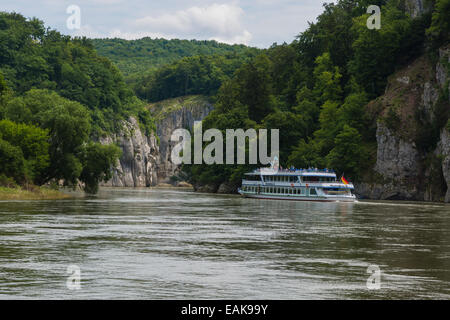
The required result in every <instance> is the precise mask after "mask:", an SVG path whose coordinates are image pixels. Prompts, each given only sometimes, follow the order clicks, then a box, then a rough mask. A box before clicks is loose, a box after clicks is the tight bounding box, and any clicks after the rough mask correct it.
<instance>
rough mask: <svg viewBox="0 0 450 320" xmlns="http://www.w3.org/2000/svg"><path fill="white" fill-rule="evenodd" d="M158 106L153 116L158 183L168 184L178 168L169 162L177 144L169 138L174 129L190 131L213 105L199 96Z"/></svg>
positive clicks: (173, 100)
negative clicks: (157, 145) (154, 119)
mask: <svg viewBox="0 0 450 320" xmlns="http://www.w3.org/2000/svg"><path fill="white" fill-rule="evenodd" d="M167 103H168V104H169V105H170V107H168V106H167V105H165V106H160V105H155V106H154V107H153V108H152V109H154V115H155V116H156V119H157V122H156V134H157V135H158V137H159V154H160V155H159V158H158V162H157V175H158V179H159V181H160V182H165V183H168V182H170V177H172V176H173V175H174V174H175V173H176V171H177V170H178V168H179V166H178V165H175V164H173V163H172V161H171V152H172V149H173V147H174V146H175V145H176V144H177V143H176V142H171V141H170V137H171V135H172V133H173V132H174V131H175V130H176V129H188V130H192V128H193V126H194V122H195V121H200V120H202V119H203V118H204V117H206V116H207V115H208V114H209V113H210V112H211V110H212V109H213V105H212V104H211V103H210V102H208V100H206V99H205V98H203V97H201V96H193V97H192V96H191V97H182V98H177V99H171V100H169V101H168V102H165V104H167Z"/></svg>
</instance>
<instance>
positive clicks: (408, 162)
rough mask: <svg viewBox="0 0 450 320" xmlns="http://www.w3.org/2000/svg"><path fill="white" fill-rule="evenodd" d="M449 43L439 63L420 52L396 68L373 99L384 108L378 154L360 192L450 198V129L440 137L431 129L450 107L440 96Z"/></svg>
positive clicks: (377, 106)
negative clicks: (381, 93) (371, 171)
mask: <svg viewBox="0 0 450 320" xmlns="http://www.w3.org/2000/svg"><path fill="white" fill-rule="evenodd" d="M448 48H449V47H446V48H441V50H440V59H439V63H438V64H437V65H436V66H434V67H433V66H432V65H431V63H430V62H429V60H428V59H427V58H426V57H421V58H419V59H417V60H416V61H414V62H413V63H412V64H411V65H409V66H408V67H406V68H404V69H403V70H400V71H399V72H397V73H396V74H395V75H393V76H392V77H391V78H390V80H389V83H388V86H387V88H386V92H385V94H384V95H383V96H382V97H380V98H378V99H377V100H375V101H373V102H372V103H370V104H369V106H368V108H369V110H371V112H372V113H377V112H378V113H379V114H378V116H377V132H376V139H377V158H376V165H375V167H374V174H373V175H372V178H371V179H366V181H365V182H363V183H359V184H357V186H356V193H357V194H358V195H359V196H360V197H363V198H371V199H405V200H425V201H438V200H444V195H445V201H447V202H450V191H449V189H450V140H449V138H450V137H449V136H450V135H449V132H448V129H447V128H442V130H441V133H440V137H439V138H438V139H437V140H438V141H437V143H436V140H433V139H436V138H433V137H432V133H431V131H430V130H432V129H430V128H433V127H435V126H436V124H437V123H439V121H440V119H439V117H443V116H445V115H446V114H447V113H446V111H445V110H448V109H449V108H450V105H449V104H448V103H447V101H441V100H439V98H440V96H441V94H442V92H444V91H445V90H447V88H446V86H448V85H449V81H448V79H449V67H448V65H449V64H448V63H449V61H450V60H449V59H450V54H449V49H448ZM444 96H445V95H444ZM442 104H444V105H442ZM447 112H448V111H447ZM440 123H441V125H442V122H440ZM418 144H420V145H418ZM374 177H375V178H374Z"/></svg>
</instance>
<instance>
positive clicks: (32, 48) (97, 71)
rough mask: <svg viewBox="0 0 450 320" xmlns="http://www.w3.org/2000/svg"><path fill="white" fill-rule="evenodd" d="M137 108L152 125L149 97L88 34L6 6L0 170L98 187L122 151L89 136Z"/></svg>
mask: <svg viewBox="0 0 450 320" xmlns="http://www.w3.org/2000/svg"><path fill="white" fill-rule="evenodd" d="M130 115H135V116H136V117H138V119H139V120H141V122H142V125H143V126H144V127H145V128H147V129H149V130H151V127H152V119H151V118H150V115H149V113H148V111H147V110H145V109H144V108H143V103H142V102H140V101H139V100H138V99H137V98H136V97H135V96H134V94H133V92H132V91H131V90H130V89H129V88H128V87H127V86H126V85H125V83H124V81H123V79H122V75H121V74H120V72H119V71H118V70H117V68H116V67H115V66H114V65H113V64H112V63H111V62H110V61H109V60H108V59H107V58H104V57H101V56H99V55H97V54H96V52H95V50H94V48H93V45H92V44H91V43H90V41H89V40H87V39H71V38H70V37H68V36H63V35H61V34H60V33H58V32H56V31H54V30H50V29H45V28H44V24H43V22H42V21H39V20H37V19H26V18H24V17H23V16H22V15H20V14H17V13H4V12H0V120H2V119H3V120H2V121H0V149H1V151H0V163H1V167H0V175H2V176H6V177H9V178H13V179H14V180H15V181H16V182H17V183H20V184H23V183H34V184H38V185H41V184H44V183H48V182H51V181H54V182H58V181H61V180H62V181H63V182H64V184H66V185H72V186H73V185H75V184H76V183H77V182H78V181H81V182H83V183H85V186H86V187H85V188H86V191H89V192H91V191H96V186H97V184H98V182H99V181H100V180H102V179H106V178H108V177H109V175H110V167H111V165H112V164H113V163H114V161H116V159H117V157H118V155H119V151H118V147H116V146H100V145H98V144H92V143H91V142H90V140H91V138H92V136H95V135H97V136H98V135H100V134H103V133H106V132H111V131H113V130H115V129H117V127H118V126H119V124H120V120H122V119H125V118H127V117H129V116H130ZM93 162H97V165H93V164H92V163H93ZM105 163H107V165H106V164H105Z"/></svg>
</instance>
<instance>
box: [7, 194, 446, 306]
mask: <svg viewBox="0 0 450 320" xmlns="http://www.w3.org/2000/svg"><path fill="white" fill-rule="evenodd" d="M449 231H450V206H449V205H444V204H437V203H433V204H430V203H402V202H358V203H318V202H294V201H288V202H285V201H278V200H257V199H242V198H240V197H238V196H231V195H211V194H198V193H193V192H189V191H182V190H175V189H167V190H162V189H108V188H105V189H101V191H100V193H99V194H98V195H97V196H95V197H78V198H76V199H71V200H58V201H0V299H11V298H20V299H36V298H44V299H449V298H450V234H449ZM69 266H72V267H70V268H75V269H70V270H69V273H68V267H69ZM73 266H75V267H73ZM369 266H370V268H369V269H368V267H369ZM77 268H79V271H80V279H81V281H80V289H78V290H70V289H69V288H72V289H73V287H74V284H76V282H70V281H69V286H68V285H67V282H68V279H69V277H71V278H70V279H73V277H74V276H76V274H72V273H70V272H73V270H77ZM377 268H379V269H377ZM373 270H375V273H372V272H373ZM377 270H380V272H379V273H378V272H376V271H377ZM378 275H379V276H378ZM75 278H76V277H75ZM377 288H379V289H377Z"/></svg>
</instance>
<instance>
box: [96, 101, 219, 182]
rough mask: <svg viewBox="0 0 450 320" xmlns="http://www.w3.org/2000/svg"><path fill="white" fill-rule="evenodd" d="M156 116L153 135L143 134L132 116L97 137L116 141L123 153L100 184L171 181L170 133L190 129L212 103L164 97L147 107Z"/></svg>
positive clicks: (207, 110) (175, 169) (105, 141)
mask: <svg viewBox="0 0 450 320" xmlns="http://www.w3.org/2000/svg"><path fill="white" fill-rule="evenodd" d="M149 108H150V111H151V112H152V113H153V115H154V117H155V119H156V125H157V130H156V135H155V133H152V134H150V135H149V136H147V135H145V134H144V133H143V132H142V130H141V129H140V127H139V123H138V122H137V120H136V119H135V118H133V117H130V118H129V119H128V121H123V122H122V130H121V131H120V132H119V133H118V134H114V135H108V136H105V137H102V138H100V139H99V141H100V143H103V144H110V143H116V144H117V145H118V146H119V147H120V148H121V149H122V156H121V158H120V160H119V161H118V162H117V164H116V166H115V167H114V168H113V177H112V179H111V180H109V181H108V182H107V183H102V184H101V185H102V186H109V187H149V186H155V185H157V184H158V183H168V182H170V177H171V176H173V175H174V173H175V172H176V171H177V169H178V166H176V165H174V164H172V162H171V161H170V154H171V151H172V148H173V146H174V145H175V143H172V142H170V136H171V135H172V132H173V131H174V130H175V129H178V128H185V129H192V127H193V125H194V121H199V120H202V119H203V118H204V117H205V116H206V115H208V113H209V112H210V111H211V110H212V108H213V105H212V104H211V103H210V102H209V101H208V100H207V99H206V98H205V97H202V96H188V97H180V98H176V99H169V100H164V101H161V102H158V103H155V104H152V105H150V106H149Z"/></svg>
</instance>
